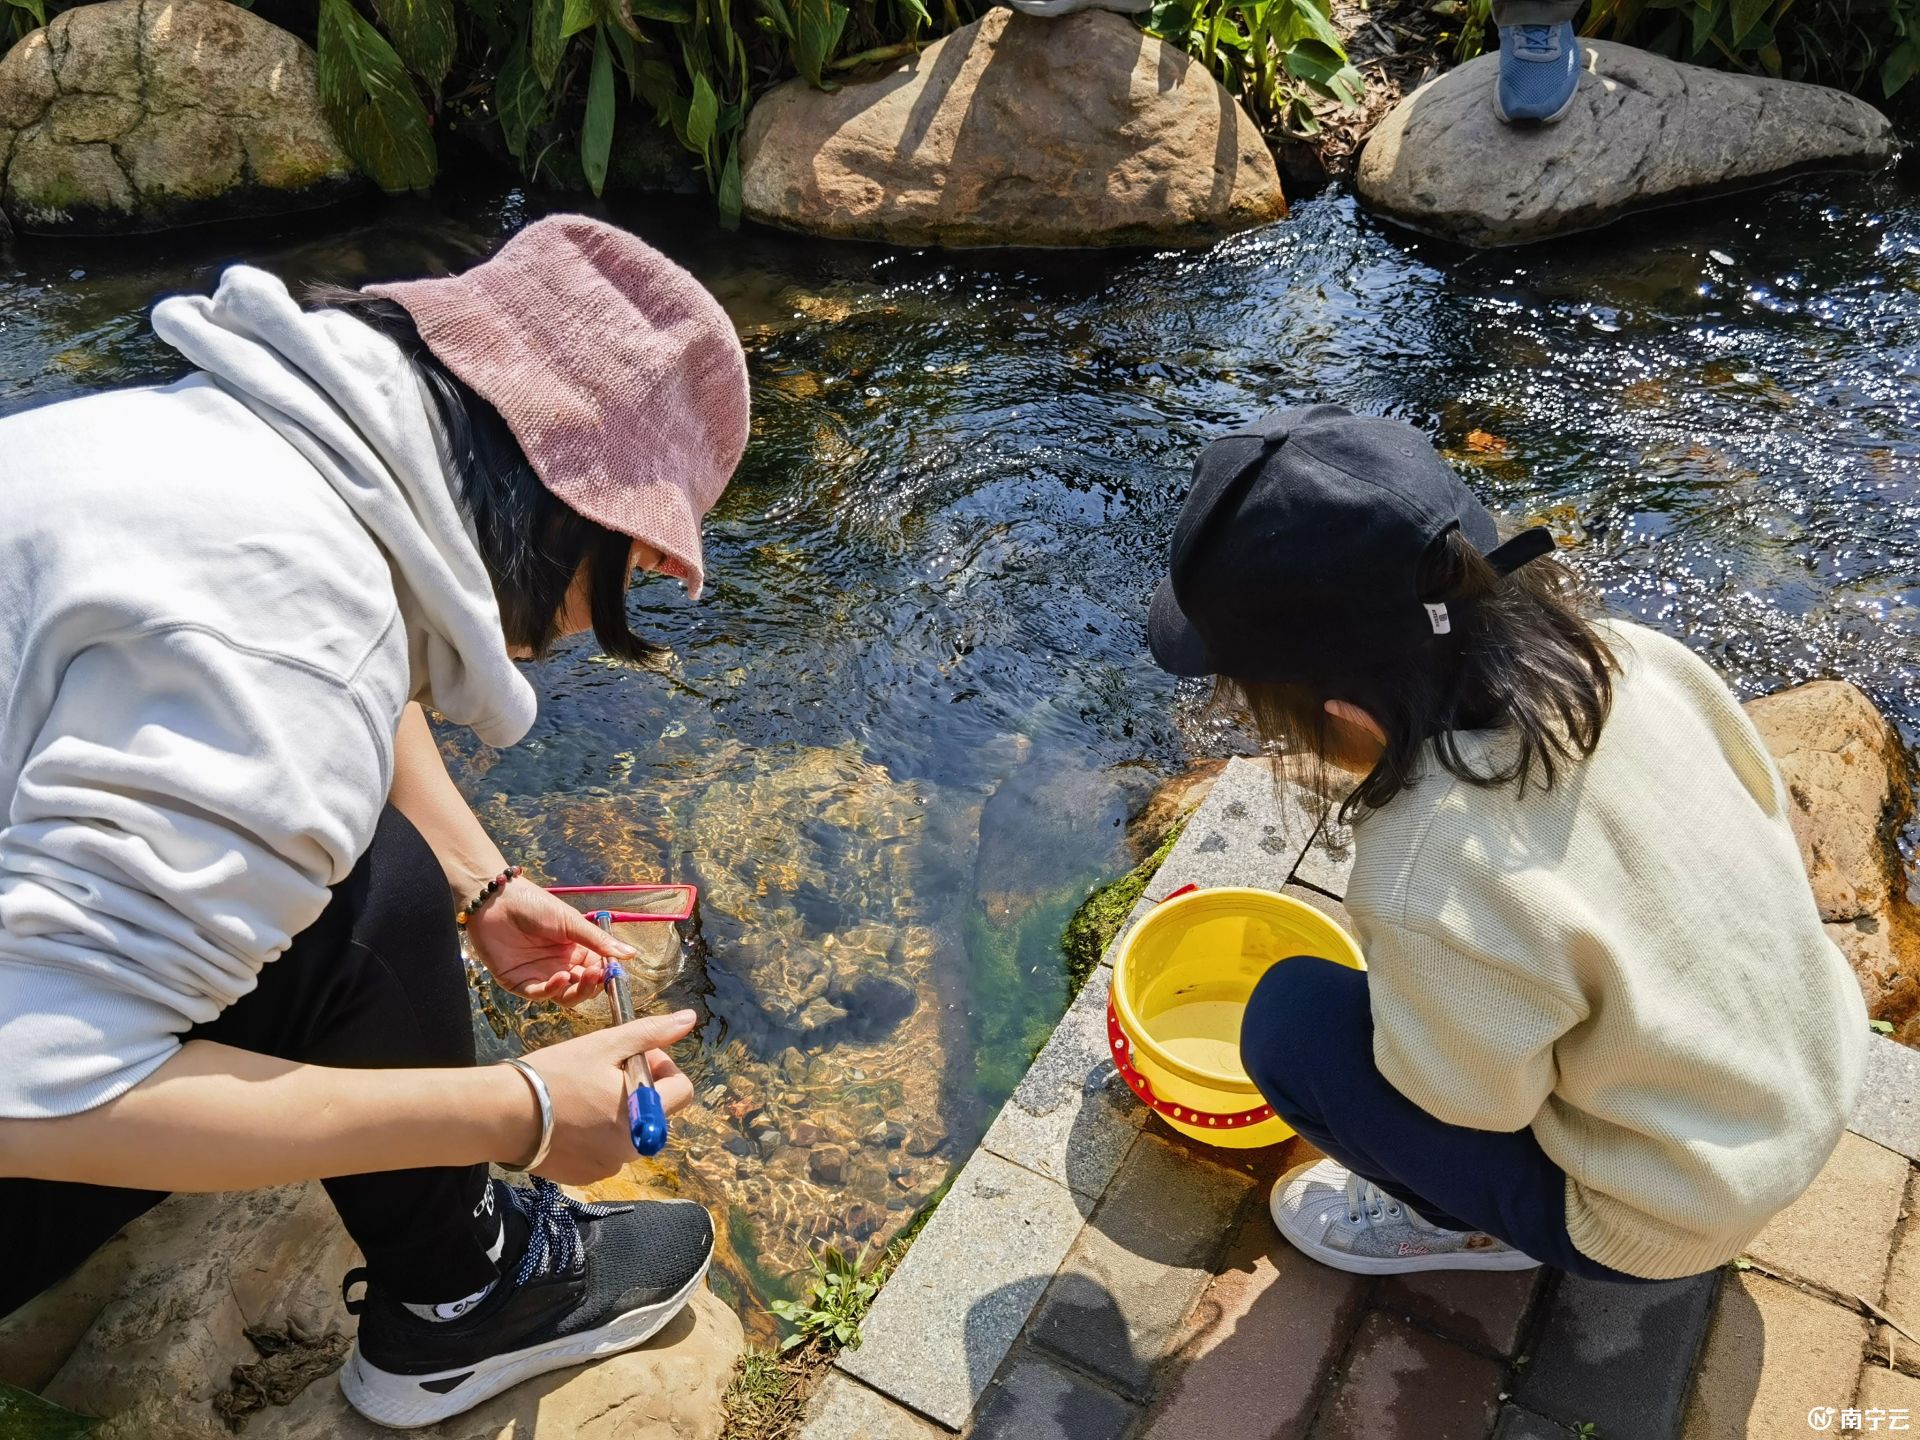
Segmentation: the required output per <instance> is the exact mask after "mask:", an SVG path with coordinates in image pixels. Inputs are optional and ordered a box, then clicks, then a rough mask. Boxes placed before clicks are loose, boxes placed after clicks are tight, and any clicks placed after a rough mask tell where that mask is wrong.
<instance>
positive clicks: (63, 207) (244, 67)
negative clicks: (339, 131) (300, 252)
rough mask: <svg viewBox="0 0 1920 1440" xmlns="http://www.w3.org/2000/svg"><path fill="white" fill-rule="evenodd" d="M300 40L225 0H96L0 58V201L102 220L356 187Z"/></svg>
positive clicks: (257, 206)
mask: <svg viewBox="0 0 1920 1440" xmlns="http://www.w3.org/2000/svg"><path fill="white" fill-rule="evenodd" d="M358 183H359V182H358V180H357V178H356V176H355V174H354V168H353V162H352V161H350V160H349V159H348V158H347V155H346V152H345V151H344V150H342V149H341V148H340V144H339V142H338V141H337V140H335V139H334V136H333V132H332V131H331V130H330V129H328V127H327V121H326V117H325V116H324V115H323V114H322V113H321V110H320V95H319V89H318V83H317V80H316V78H315V70H314V58H313V52H312V51H311V50H309V49H308V48H307V47H306V46H305V45H304V44H302V43H301V42H300V41H299V40H297V39H295V38H294V37H293V36H291V35H289V34H287V32H286V31H284V30H281V29H279V28H278V27H277V26H274V25H270V24H268V23H267V22H266V21H265V20H262V19H259V18H258V17H256V16H254V15H251V14H249V13H248V12H247V11H246V10H243V9H242V8H241V7H240V6H238V5H235V4H230V3H228V0H104V3H101V4H96V5H82V6H79V7H77V8H75V9H72V10H68V11H65V12H63V13H62V14H60V15H59V16H57V17H55V19H54V21H53V23H52V24H50V25H48V26H47V27H46V28H45V29H43V30H36V31H34V32H33V33H32V34H31V35H28V36H27V37H26V38H25V39H24V40H22V41H21V42H20V43H19V44H18V45H16V46H14V47H13V49H12V50H10V51H8V52H7V54H6V56H5V57H4V58H3V59H0V207H4V209H5V210H6V212H7V213H8V214H9V215H11V216H12V218H13V222H14V224H15V225H16V226H17V227H18V228H19V229H20V230H21V231H22V232H24V233H29V234H61V235H89V234H91V235H113V234H123V233H128V232H133V231H145V230H162V229H167V228H169V227H171V226H175V225H190V224H196V223H199V222H202V221H207V220H221V219H229V218H234V217H240V216H252V215H267V214H275V213H278V212H281V211H286V210H300V209H308V208H311V207H313V206H315V205H322V204H326V203H328V202H330V201H333V200H337V199H339V198H341V197H342V196H343V195H345V194H347V193H350V192H351V191H352V190H354V189H356V188H357V187H358Z"/></svg>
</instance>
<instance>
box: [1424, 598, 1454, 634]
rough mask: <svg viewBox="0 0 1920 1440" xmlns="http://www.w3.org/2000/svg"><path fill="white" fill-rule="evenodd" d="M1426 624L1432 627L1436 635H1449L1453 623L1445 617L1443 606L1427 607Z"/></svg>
mask: <svg viewBox="0 0 1920 1440" xmlns="http://www.w3.org/2000/svg"><path fill="white" fill-rule="evenodd" d="M1427 623H1428V624H1429V625H1431V626H1433V633H1434V634H1436V635H1449V634H1451V633H1452V632H1453V621H1452V619H1451V618H1449V617H1448V615H1447V607H1446V606H1444V605H1429V606H1427Z"/></svg>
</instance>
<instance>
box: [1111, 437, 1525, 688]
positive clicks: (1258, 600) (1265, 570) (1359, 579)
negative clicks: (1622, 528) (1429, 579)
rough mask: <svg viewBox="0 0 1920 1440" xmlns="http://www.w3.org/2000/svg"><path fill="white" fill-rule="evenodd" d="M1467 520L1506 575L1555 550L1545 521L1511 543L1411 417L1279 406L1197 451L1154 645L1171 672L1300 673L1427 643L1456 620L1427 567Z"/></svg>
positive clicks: (1157, 612)
mask: <svg viewBox="0 0 1920 1440" xmlns="http://www.w3.org/2000/svg"><path fill="white" fill-rule="evenodd" d="M1456 529H1457V530H1459V531H1461V532H1462V533H1463V534H1464V535H1465V536H1466V538H1467V539H1468V540H1470V541H1472V542H1473V544H1474V546H1475V547H1476V548H1478V549H1479V551H1480V552H1481V553H1482V554H1483V555H1485V556H1486V557H1487V559H1488V560H1489V561H1490V562H1491V563H1492V564H1493V566H1494V568H1495V569H1497V570H1499V571H1500V572H1501V573H1502V574H1506V573H1509V572H1511V571H1512V570H1514V569H1517V568H1518V567H1519V566H1521V565H1524V564H1525V563H1526V562H1527V561H1529V560H1532V559H1535V558H1537V557H1538V556H1541V555H1544V554H1547V553H1548V552H1549V551H1551V550H1552V549H1553V536H1552V535H1551V534H1550V533H1549V532H1547V531H1546V530H1543V529H1535V530H1528V531H1526V532H1525V533H1523V534H1521V535H1517V536H1515V537H1514V538H1513V539H1512V540H1509V541H1508V542H1507V543H1506V544H1505V545H1502V544H1500V537H1499V533H1498V532H1497V531H1496V530H1495V528H1494V523H1493V516H1492V515H1490V514H1488V513H1487V507H1486V506H1484V505H1482V504H1481V503H1480V502H1479V501H1478V500H1476V499H1475V498H1474V496H1473V493H1472V492H1471V491H1470V490H1468V489H1467V487H1466V486H1465V485H1463V484H1462V483H1461V482H1460V477H1459V476H1458V475H1456V474H1454V472H1453V467H1452V466H1450V465H1448V464H1447V462H1446V461H1445V460H1443V459H1441V458H1440V456H1439V455H1438V454H1437V453H1436V452H1435V451H1434V448H1433V447H1432V446H1431V445H1429V444H1428V443H1427V440H1426V437H1425V436H1423V435H1421V434H1420V432H1419V431H1417V430H1415V429H1414V428H1413V427H1412V426H1410V425H1405V424H1402V423H1401V422H1400V421H1398V420H1383V419H1380V418H1378V417H1375V416H1370V415H1355V414H1353V413H1351V412H1350V411H1348V410H1344V409H1342V408H1341V407H1340V406H1338V405H1307V406H1303V407H1301V408H1299V409H1296V410H1281V411H1278V412H1276V413H1274V414H1272V415H1269V416H1267V417H1266V418H1265V419H1263V420H1260V421H1257V422H1255V423H1254V424H1253V425H1250V426H1248V427H1247V428H1246V429H1244V430H1238V431H1235V432H1234V433H1233V434H1231V435H1227V436H1223V437H1222V438H1221V439H1218V440H1216V441H1214V442H1213V443H1212V444H1211V445H1209V446H1207V448H1206V449H1205V450H1203V451H1202V452H1201V453H1200V459H1199V460H1198V461H1197V462H1196V463H1195V465H1194V467H1193V489H1192V491H1191V492H1189V494H1188V495H1187V500H1186V504H1184V505H1183V506H1181V508H1180V519H1179V522H1178V524H1176V525H1175V527H1174V532H1173V557H1172V561H1171V563H1170V565H1169V566H1168V576H1167V579H1166V580H1165V581H1163V582H1162V583H1161V586H1160V591H1159V593H1158V594H1156V595H1155V596H1154V597H1153V610H1152V613H1151V615H1150V617H1149V620H1148V625H1147V640H1148V643H1149V645H1150V646H1151V647H1152V649H1153V658H1154V659H1155V660H1157V661H1158V662H1159V663H1160V667H1161V668H1162V669H1164V670H1168V671H1171V672H1172V673H1173V674H1175V675H1230V676H1232V677H1234V678H1235V679H1239V680H1298V679H1304V678H1306V677H1307V676H1309V675H1313V674H1318V673H1324V672H1326V671H1328V670H1332V669H1336V668H1338V667H1339V665H1340V664H1341V663H1342V662H1347V663H1351V662H1352V660H1353V659H1354V658H1355V657H1369V658H1373V659H1393V658H1395V657H1398V656H1406V655H1412V654H1415V653H1417V652H1418V651H1419V650H1421V649H1422V648H1424V647H1425V646H1428V645H1431V644H1432V643H1434V640H1435V638H1436V637H1437V636H1440V635H1445V634H1448V633H1450V632H1451V629H1452V616H1450V615H1449V614H1448V613H1447V609H1446V607H1445V606H1444V605H1428V604H1426V603H1424V601H1423V600H1422V598H1421V596H1420V594H1419V578H1418V577H1419V573H1420V563H1421V560H1422V559H1423V558H1424V557H1425V555H1426V554H1427V552H1428V550H1429V549H1431V548H1432V546H1433V544H1434V543H1435V542H1436V541H1438V540H1439V539H1440V538H1441V537H1443V536H1444V535H1446V534H1447V533H1448V532H1450V531H1452V530H1456Z"/></svg>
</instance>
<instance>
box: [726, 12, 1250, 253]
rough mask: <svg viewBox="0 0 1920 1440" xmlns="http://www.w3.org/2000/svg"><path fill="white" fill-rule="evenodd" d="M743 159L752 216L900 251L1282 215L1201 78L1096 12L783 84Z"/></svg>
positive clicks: (1217, 93) (994, 19)
mask: <svg viewBox="0 0 1920 1440" xmlns="http://www.w3.org/2000/svg"><path fill="white" fill-rule="evenodd" d="M743 155H744V164H743V166H742V170H741V192H742V198H743V201H744V205H745V209H746V213H747V214H748V215H749V216H751V217H752V218H754V219H756V220H761V221H765V222H766V223H767V224H770V225H780V226H784V227H786V228H788V229H793V230H804V231H807V232H809V233H811V234H816V235H837V236H844V237H848V238H853V239H864V240H886V241H891V242H893V243H895V244H903V245H947V246H969V245H1140V244H1156V245H1157V244H1168V243H1196V244H1197V243H1203V242H1205V241H1208V240H1212V239H1214V238H1216V237H1218V236H1220V235H1223V234H1226V233H1228V232H1230V231H1233V230H1239V229H1242V228H1244V227H1246V226H1249V225H1258V224H1262V223H1264V222H1266V221H1268V220H1277V219H1280V218H1281V217H1283V216H1284V215H1285V214H1286V209H1287V206H1286V200H1285V198H1284V197H1283V196H1282V194H1281V192H1280V177H1279V174H1278V172H1277V171H1276V170H1275V169H1274V164H1273V156H1272V154H1271V153H1270V152H1269V151H1268V150H1267V146H1266V142H1265V141H1264V140H1263V139H1262V138H1261V136H1260V131H1259V127H1257V126H1256V125H1255V124H1254V123H1253V121H1252V120H1251V119H1250V118H1248V116H1247V113H1246V112H1245V111H1244V110H1242V109H1241V108H1240V106H1239V103H1238V102H1237V101H1235V100H1234V99H1233V97H1232V96H1230V95H1228V94H1227V93H1226V92H1225V91H1224V90H1222V89H1221V88H1220V86H1219V84H1218V83H1217V82H1215V80H1214V79H1213V77H1212V76H1211V75H1209V74H1208V73H1207V69H1206V67H1205V66H1204V65H1201V64H1199V63H1198V62H1196V61H1193V60H1190V59H1189V58H1188V57H1187V56H1186V55H1185V54H1183V53H1181V52H1180V51H1179V50H1177V49H1175V48H1173V47H1171V46H1167V45H1164V44H1162V43H1161V42H1160V41H1159V40H1156V39H1153V38H1151V37H1149V36H1146V35H1143V34H1142V33H1141V32H1140V30H1139V29H1138V28H1137V27H1136V26H1135V25H1133V24H1132V23H1131V22H1130V21H1127V20H1125V19H1122V18H1121V17H1120V16H1118V15H1112V14H1108V13H1106V12H1104V11H1092V12H1088V13H1084V14H1079V15H1074V16H1071V17H1068V18H1065V19H1058V20H1035V19H1031V18H1028V17H1026V16H1020V15H1014V14H1013V13H1012V12H1010V11H1007V10H999V9H996V10H990V11H988V12H987V14H986V15H985V16H983V17H982V18H981V19H979V20H977V21H975V22H974V23H973V24H971V25H968V26H965V27H964V28H962V29H959V30H956V31H954V32H953V34H951V35H949V36H947V37H946V38H945V39H943V40H940V41H937V42H936V43H934V44H932V45H929V46H928V47H927V48H926V49H925V50H923V51H921V52H920V53H919V54H918V55H916V56H914V57H913V58H912V59H911V60H910V61H908V62H907V63H906V64H904V65H903V66H901V67H900V68H899V69H897V70H895V71H893V72H892V73H891V74H889V75H886V76H883V77H882V78H880V79H876V80H872V81H867V82H864V83H861V84H857V85H847V86H845V87H843V88H842V89H839V90H835V91H831V92H827V91H819V90H814V89H812V88H811V87H810V86H808V85H807V84H806V83H805V82H804V81H801V80H793V81H789V82H788V83H787V84H785V85H781V86H778V87H777V88H775V89H774V90H772V91H770V92H768V94H767V95H766V96H765V97H763V98H762V99H761V100H760V101H759V102H758V103H757V104H756V105H755V106H754V108H753V113H752V115H751V116H749V117H748V121H747V135H746V144H745V150H744V152H743Z"/></svg>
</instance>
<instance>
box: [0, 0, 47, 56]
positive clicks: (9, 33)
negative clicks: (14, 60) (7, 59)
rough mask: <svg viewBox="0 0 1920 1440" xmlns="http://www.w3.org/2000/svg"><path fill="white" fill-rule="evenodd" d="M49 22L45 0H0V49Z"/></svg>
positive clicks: (4, 48)
mask: <svg viewBox="0 0 1920 1440" xmlns="http://www.w3.org/2000/svg"><path fill="white" fill-rule="evenodd" d="M46 23H47V7H46V5H45V4H44V3H43V0H0V51H5V50H7V49H9V48H11V47H12V46H13V44H14V42H15V41H18V40H21V39H23V38H24V37H25V36H27V35H28V34H29V33H31V32H32V31H35V30H38V29H39V28H40V27H41V26H42V25H44V24H46Z"/></svg>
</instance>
